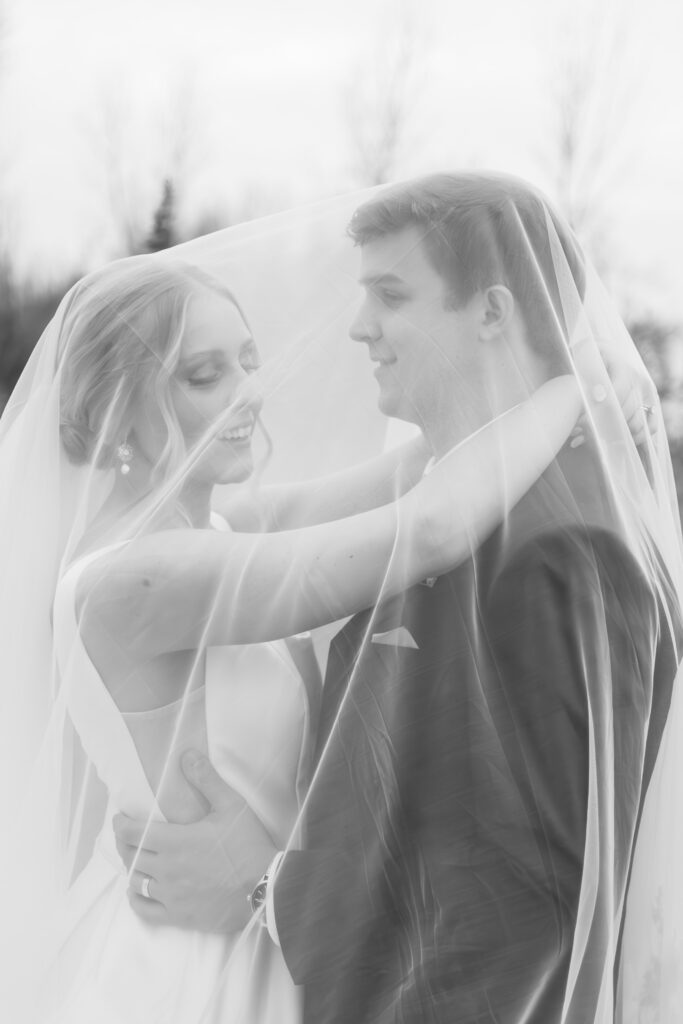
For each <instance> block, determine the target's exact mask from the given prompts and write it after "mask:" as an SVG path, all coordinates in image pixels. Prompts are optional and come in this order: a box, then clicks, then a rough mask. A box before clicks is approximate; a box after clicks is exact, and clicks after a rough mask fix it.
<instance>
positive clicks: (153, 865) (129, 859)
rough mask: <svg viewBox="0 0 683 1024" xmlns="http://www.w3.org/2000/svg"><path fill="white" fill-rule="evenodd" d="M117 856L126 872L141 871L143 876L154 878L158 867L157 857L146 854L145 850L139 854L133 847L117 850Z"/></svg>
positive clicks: (154, 854) (152, 854) (153, 854)
mask: <svg viewBox="0 0 683 1024" xmlns="http://www.w3.org/2000/svg"><path fill="white" fill-rule="evenodd" d="M119 856H120V857H121V860H122V861H123V863H124V864H125V866H126V870H127V871H129V872H130V871H141V872H142V873H143V874H145V875H152V876H154V877H156V874H157V870H158V867H159V855H158V854H157V853H148V852H147V850H140V851H139V852H138V851H137V850H136V849H135V847H134V846H126V847H124V848H123V851H121V850H119Z"/></svg>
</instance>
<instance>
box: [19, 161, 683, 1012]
mask: <svg viewBox="0 0 683 1024" xmlns="http://www.w3.org/2000/svg"><path fill="white" fill-rule="evenodd" d="M368 356H369V357H370V359H368ZM615 366H618V367H621V368H623V367H627V368H628V367H631V368H632V369H633V380H634V382H636V381H638V380H644V371H643V370H642V366H641V365H640V361H639V357H638V355H637V353H636V350H635V348H634V346H633V342H632V341H631V339H630V338H629V336H628V333H627V331H626V329H625V327H624V325H623V323H622V322H621V321H620V319H619V316H618V314H617V312H616V311H615V309H614V307H613V305H612V302H611V300H610V298H609V297H608V295H607V294H606V293H605V291H604V289H603V287H602V285H601V284H600V282H599V280H598V278H597V276H596V275H595V272H594V271H593V269H592V268H591V267H590V265H589V264H588V262H587V261H586V259H585V258H584V256H583V254H582V252H581V249H580V247H579V244H578V242H577V241H576V239H575V238H574V236H573V235H572V232H571V231H570V229H569V228H568V227H567V225H566V224H565V223H564V222H563V220H562V219H561V217H559V215H558V214H557V213H556V211H555V210H554V209H553V208H552V206H551V205H550V204H549V203H548V202H547V200H546V199H545V198H544V197H543V196H542V195H541V194H540V193H538V192H537V191H536V190H535V189H533V188H531V187H530V186H527V185H526V184H525V183H523V182H519V181H517V180H516V179H513V178H509V177H507V176H504V175H495V174H474V173H472V174H452V175H435V176H432V177H430V178H427V179H420V180H418V181H416V182H409V183H405V184H398V185H394V186H388V187H383V188H379V189H374V190H370V191H366V192H362V193H357V194H353V195H348V196H342V197H340V198H338V199H335V200H331V201H329V202H325V203H321V204H318V205H315V206H312V207H308V208H303V209H300V210H295V211H291V212H288V213H285V214H280V215H277V216H274V217H270V218H266V219H264V220H260V221H255V222H253V223H250V224H245V225H240V226H237V227H234V228H230V229H227V230H225V231H221V232H217V233H216V234H214V235H210V236H207V237H206V238H202V239H197V240H195V241H193V242H189V243H187V244H185V245H182V246H178V247H177V248H176V249H173V250H169V251H166V252H164V253H160V254H155V255H145V256H137V257H132V258H130V259H126V260H121V261H118V262H116V263H114V264H111V265H110V266H107V267H104V268H102V269H101V270H98V271H96V272H95V273H93V274H91V275H89V276H88V277H86V278H84V279H83V280H82V281H80V282H79V283H78V284H76V285H75V286H74V288H73V289H71V291H70V292H69V293H68V294H67V295H66V296H65V298H64V300H63V301H62V303H61V305H60V307H59V309H58V311H57V313H56V314H55V317H54V319H53V320H52V322H51V323H50V324H49V325H48V327H47V329H46V330H45V332H44V335H43V337H42V338H41V339H40V341H39V342H38V344H37V346H36V349H35V351H34V352H33V355H32V357H31V359H30V361H29V364H28V366H27V368H26V370H25V372H24V375H23V376H22V378H21V380H20V382H19V384H18V385H17V388H16V389H15V392H14V394H13V395H12V398H11V400H10V402H9V404H8V406H7V408H6V410H5V412H4V414H3V417H2V421H1V422H0V527H1V528H0V549H1V559H2V566H3V572H2V580H1V582H0V623H2V638H3V639H2V644H0V665H1V673H0V675H1V678H2V680H3V687H2V703H3V706H2V709H1V713H0V729H1V730H2V736H1V737H0V750H1V751H2V757H3V766H2V772H0V779H1V783H0V784H1V785H2V787H3V807H4V809H5V830H4V833H5V837H6V838H5V840H4V841H3V847H4V848H3V861H4V863H3V865H2V874H1V877H0V887H1V892H2V918H1V919H2V922H3V923H2V925H0V934H2V945H3V950H2V953H3V956H2V960H3V963H4V965H5V967H6V968H7V970H6V971H4V975H5V976H4V978H3V980H2V982H1V983H0V994H1V995H2V999H3V1005H6V1006H11V1007H12V1020H13V1021H16V1022H29V1021H31V1022H34V1021H41V1022H48V1021H49V1022H57V1021H60V1022H63V1024H66V1022H71V1024H80V1022H81V1021H85V1020H94V1019H97V1020H102V1021H105V1020H106V1021H112V1022H119V1021H123V1020H126V1021H136V1020H138V1019H139V1020H145V1021H146V1022H147V1024H150V1022H152V1021H157V1020H158V1021H159V1022H161V1021H163V1022H164V1024H168V1022H170V1021H176V1020H177V1021H179V1022H180V1021H182V1022H183V1024H193V1022H195V1021H196V1022H199V1021H214V1020H221V1021H222V1022H228V1021H235V1022H238V1021H239V1022H241V1024H245V1022H246V1024H252V1022H253V1024H270V1022H271V1021H272V1022H275V1021H278V1024H283V1022H284V1024H298V1022H299V1021H301V1020H303V1021H305V1022H308V1021H310V1022H313V1021H316V1022H318V1024H321V1022H324V1021H330V1022H331V1021H349V1020H355V1021H359V1022H360V1021H368V1022H370V1021H373V1022H383V1024H388V1022H389V1021H392V1022H417V1021H438V1022H442V1021H444V1022H445V1021H449V1022H452V1021H454V1020H456V1019H457V1020H458V1021H461V1022H462V1024H470V1022H472V1024H474V1022H475V1021H476V1022H477V1024H482V1022H484V1021H486V1022H489V1021H490V1022H491V1024H493V1022H494V1021H497V1022H499V1021H506V1022H510V1024H530V1022H537V1024H540V1022H541V1021H543V1024H551V1022H553V1024H554V1022H556V1024H574V1022H577V1021H582V1022H588V1021H591V1022H592V1021H594V1022H596V1024H607V1022H613V1021H615V1020H616V1021H619V1022H621V1024H636V1022H639V1024H640V1022H643V1021H646V1022H648V1024H655V1022H657V1024H664V1022H670V1021H671V1020H673V1019H674V1017H673V1016H672V1014H673V1009H672V1008H673V1007H678V1006H679V1005H680V1004H681V1001H682V999H683V993H682V992H681V991H680V988H681V985H680V981H679V973H680V972H679V971H678V967H677V965H678V964H679V963H680V959H681V956H683V949H681V927H680V920H681V912H682V910H683V902H682V900H683V896H682V895H681V882H680V865H681V863H682V862H683V859H682V857H681V853H682V843H681V836H680V822H679V813H678V811H679V809H680V807H681V806H682V803H681V799H680V798H681V797H682V796H683V794H682V793H681V786H682V783H681V781H680V780H681V778H683V765H681V764H680V761H681V754H680V750H681V749H682V745H681V742H680V740H681V733H682V731H683V709H682V708H681V706H680V702H681V695H680V686H679V685H678V665H679V658H680V652H679V644H680V638H681V612H680V608H681V583H682V581H683V575H682V569H683V560H682V547H681V534H680V526H679V521H678V512H677V506H676V499H675V488H674V485H673V476H672V471H671V463H670V457H669V453H668V449H667V444H666V438H665V435H664V431H663V427H662V426H661V418H660V413H659V410H658V409H657V408H654V409H650V408H649V407H648V406H649V405H651V400H650V398H649V392H648V394H647V395H646V394H645V393H643V395H639V394H638V393H637V385H636V384H635V383H634V392H633V394H632V395H631V396H630V397H629V399H628V403H630V404H629V405H628V408H630V409H631V410H633V409H636V410H638V409H639V408H640V407H643V408H642V409H641V412H640V416H641V419H642V426H641V427H640V428H639V431H638V433H637V436H635V437H634V428H633V425H632V423H631V424H630V423H629V413H628V408H627V406H626V404H625V402H624V399H623V397H622V396H617V394H616V393H615V390H614V388H613V385H612V375H613V367H615ZM628 403H627V404H628ZM645 407H648V408H645ZM577 423H578V425H579V427H580V433H579V434H578V435H577V433H576V431H575V430H574V428H575V427H576V425H577ZM657 427H658V429H657ZM573 431H574V432H573ZM430 458H431V459H432V464H431V468H430V471H429V472H427V473H425V468H426V467H427V463H428V460H429V459H430ZM309 633H310V634H311V637H312V640H311V639H310V638H309ZM292 637H295V640H294V641H292V640H291V638H292ZM330 638H332V641H331V646H330V648H329V655H328V644H329V641H330ZM311 642H312V645H313V649H314V651H315V653H316V655H317V659H318V662H319V663H320V666H321V672H322V675H324V676H325V682H324V686H323V687H321V678H320V677H319V676H318V673H317V671H316V663H315V660H314V659H313V658H312V648H311ZM302 650H304V651H305V655H306V656H305V658H304V659H303V660H302V658H301V656H300V655H301V651H302ZM302 666H303V668H302ZM188 747H199V748H200V749H203V750H205V751H206V752H207V753H208V754H209V756H210V758H211V760H212V761H213V763H214V764H215V765H216V767H217V769H218V771H219V773H220V774H221V775H222V776H223V778H224V779H225V781H226V782H228V783H229V784H230V785H231V786H232V787H234V788H235V790H236V791H238V792H239V793H240V795H241V796H242V797H243V798H244V800H245V801H246V803H247V804H248V806H249V807H250V808H251V809H252V810H253V811H254V813H256V814H257V815H258V817H259V818H260V819H261V821H262V822H263V824H264V826H265V827H266V828H267V830H268V831H269V833H270V835H271V836H272V838H273V841H274V843H275V844H276V846H277V847H278V848H279V849H281V850H282V851H284V852H285V856H284V858H283V859H282V861H281V867H280V870H279V872H278V876H277V879H276V881H275V886H274V914H275V918H276V921H277V931H278V936H279V942H280V945H279V946H278V945H276V944H275V943H274V942H273V940H272V938H271V935H270V934H269V931H268V930H267V929H266V928H264V927H263V926H262V920H261V918H262V917H263V912H261V913H260V914H258V915H256V916H255V917H254V918H253V919H252V920H251V921H250V922H248V923H247V924H246V925H245V928H244V930H243V931H242V932H241V933H238V934H236V935H232V936H224V935H220V934H217V933H214V934H204V935H202V934H200V933H198V932H197V933H194V932H190V931H188V930H181V929H174V928H171V927H167V928H157V929H153V928H149V927H145V926H143V925H142V924H141V923H140V922H139V921H137V920H136V918H135V915H134V914H133V911H132V910H131V909H130V907H129V905H128V900H127V895H126V890H127V886H128V881H129V880H128V878H127V877H126V872H125V870H124V869H123V867H122V865H121V863H120V861H119V859H118V855H117V851H116V848H115V846H114V842H113V836H112V830H111V818H112V816H113V814H114V813H116V812H117V811H118V810H123V811H125V812H126V813H127V814H130V815H131V816H134V817H137V818H141V819H143V820H147V821H149V822H154V821H164V820H167V821H177V822H181V823H182V822H190V821H195V820H198V819H199V818H201V817H202V815H204V814H205V813H206V810H207V808H206V806H205V805H203V804H202V801H201V799H200V798H199V796H198V794H197V793H196V792H194V791H193V790H192V787H191V786H189V784H188V783H187V782H185V781H184V779H183V776H182V772H181V771H180V767H179V762H180V756H181V754H182V752H183V750H185V749H186V748H188ZM235 828H236V829H239V818H237V819H236V822H235ZM456 1011H457V1012H456ZM98 1015H99V1016H98Z"/></svg>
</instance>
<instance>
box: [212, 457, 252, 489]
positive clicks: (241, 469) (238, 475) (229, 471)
mask: <svg viewBox="0 0 683 1024" xmlns="http://www.w3.org/2000/svg"><path fill="white" fill-rule="evenodd" d="M253 472H254V464H253V463H252V462H251V460H249V461H248V462H245V463H244V464H243V465H236V464H233V465H232V466H229V467H227V468H226V469H225V471H224V472H223V473H221V475H220V478H219V479H218V480H217V481H216V483H218V484H241V483H244V481H245V480H248V479H249V477H250V476H251V475H252V473H253Z"/></svg>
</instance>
